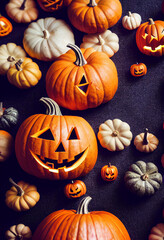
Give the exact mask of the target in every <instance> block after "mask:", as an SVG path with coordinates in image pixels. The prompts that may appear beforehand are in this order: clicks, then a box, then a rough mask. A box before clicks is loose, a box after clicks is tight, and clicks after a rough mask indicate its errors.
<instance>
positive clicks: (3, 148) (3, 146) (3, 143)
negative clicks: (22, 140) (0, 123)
mask: <svg viewBox="0 0 164 240" xmlns="http://www.w3.org/2000/svg"><path fill="white" fill-rule="evenodd" d="M13 147H14V140H13V137H12V136H11V134H10V133H8V132H6V131H3V130H0V162H3V161H5V160H6V159H7V158H8V157H9V156H10V155H11V153H12V150H13Z"/></svg>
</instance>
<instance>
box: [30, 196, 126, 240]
mask: <svg viewBox="0 0 164 240" xmlns="http://www.w3.org/2000/svg"><path fill="white" fill-rule="evenodd" d="M90 200H91V198H90V197H86V198H84V199H82V201H81V203H80V205H79V207H78V210H77V211H75V210H59V211H56V212H54V213H52V214H50V215H49V216H47V217H46V218H45V219H44V220H43V221H42V222H41V223H40V225H39V226H38V227H37V229H36V231H35V232H34V235H33V240H38V239H39V240H49V239H62V240H73V239H82V240H95V239H103V240H130V236H129V234H128V232H127V230H126V228H125V226H124V225H123V223H122V222H121V221H120V220H119V219H118V218H117V217H116V216H114V215H113V214H111V213H109V212H105V211H92V212H88V203H89V201H90Z"/></svg>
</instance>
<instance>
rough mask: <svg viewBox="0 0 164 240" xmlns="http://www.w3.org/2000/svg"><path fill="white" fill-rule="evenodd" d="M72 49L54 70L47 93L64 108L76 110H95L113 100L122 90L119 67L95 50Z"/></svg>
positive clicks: (70, 45) (60, 58) (48, 82)
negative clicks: (119, 85)
mask: <svg viewBox="0 0 164 240" xmlns="http://www.w3.org/2000/svg"><path fill="white" fill-rule="evenodd" d="M68 47H70V48H72V50H69V51H68V52H67V53H65V54H63V55H62V56H60V57H59V58H57V60H56V61H55V62H54V63H53V64H52V65H51V66H50V68H49V70H48V72H47V75H46V90H47V94H48V96H49V97H50V98H52V99H53V100H55V101H56V102H57V103H58V104H59V105H60V106H62V107H65V108H68V109H72V110H84V109H88V108H95V107H97V106H99V105H100V104H102V103H106V102H108V101H109V100H111V99H112V98H113V97H114V95H115V93H116V91H117V87H118V75H117V69H116V67H115V64H114V63H113V61H112V60H111V59H109V58H108V56H107V55H106V54H105V53H102V52H96V51H95V50H94V49H93V48H88V49H79V48H78V47H77V46H75V45H72V44H69V45H68Z"/></svg>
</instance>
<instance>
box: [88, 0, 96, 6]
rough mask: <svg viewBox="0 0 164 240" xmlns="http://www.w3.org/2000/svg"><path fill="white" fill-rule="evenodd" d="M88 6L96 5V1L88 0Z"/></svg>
mask: <svg viewBox="0 0 164 240" xmlns="http://www.w3.org/2000/svg"><path fill="white" fill-rule="evenodd" d="M88 6H89V7H95V6H97V3H96V2H95V0H90V2H89V4H88Z"/></svg>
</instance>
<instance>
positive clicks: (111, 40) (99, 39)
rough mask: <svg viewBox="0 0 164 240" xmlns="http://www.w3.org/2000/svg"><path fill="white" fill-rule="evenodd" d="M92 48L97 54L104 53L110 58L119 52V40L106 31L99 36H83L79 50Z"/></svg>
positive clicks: (113, 34)
mask: <svg viewBox="0 0 164 240" xmlns="http://www.w3.org/2000/svg"><path fill="white" fill-rule="evenodd" d="M90 47H92V48H94V49H95V50H96V51H98V52H104V53H106V54H107V55H108V56H109V57H112V56H113V55H114V54H115V53H116V52H117V51H118V50H119V38H118V36H117V34H115V33H113V32H111V31H110V30H106V31H105V32H103V33H101V34H98V33H96V34H88V35H84V37H83V43H82V44H81V45H80V48H90Z"/></svg>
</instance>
